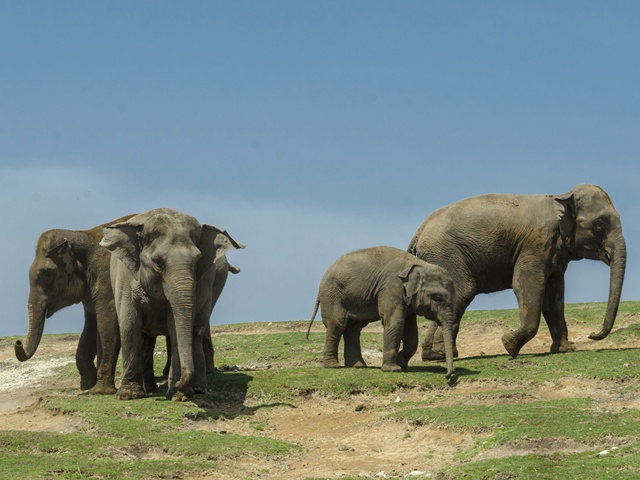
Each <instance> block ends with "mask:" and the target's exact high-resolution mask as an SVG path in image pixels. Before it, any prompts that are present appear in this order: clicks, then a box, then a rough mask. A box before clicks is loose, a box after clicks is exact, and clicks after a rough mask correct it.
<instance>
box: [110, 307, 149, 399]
mask: <svg viewBox="0 0 640 480" xmlns="http://www.w3.org/2000/svg"><path fill="white" fill-rule="evenodd" d="M118 322H119V324H120V339H121V342H122V381H121V384H120V388H119V389H118V392H117V393H116V397H117V398H118V399H120V400H133V399H136V398H142V397H144V396H145V391H144V387H143V375H142V372H143V345H142V316H141V315H138V313H137V312H136V311H135V309H134V308H133V307H132V306H130V305H123V306H122V307H121V308H120V309H119V310H118Z"/></svg>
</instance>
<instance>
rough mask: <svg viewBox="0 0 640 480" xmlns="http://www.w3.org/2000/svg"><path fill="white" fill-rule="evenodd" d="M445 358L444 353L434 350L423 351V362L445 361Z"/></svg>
mask: <svg viewBox="0 0 640 480" xmlns="http://www.w3.org/2000/svg"><path fill="white" fill-rule="evenodd" d="M445 358H446V357H445V355H444V353H441V352H434V351H433V350H424V349H423V350H422V361H423V362H426V361H427V360H444V359H445Z"/></svg>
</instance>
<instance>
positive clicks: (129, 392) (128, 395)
mask: <svg viewBox="0 0 640 480" xmlns="http://www.w3.org/2000/svg"><path fill="white" fill-rule="evenodd" d="M145 396H146V394H145V393H144V389H143V388H142V386H141V385H138V384H137V383H134V384H127V385H122V386H121V387H120V388H119V389H118V391H117V392H116V398H117V399H118V400H135V399H137V398H144V397H145Z"/></svg>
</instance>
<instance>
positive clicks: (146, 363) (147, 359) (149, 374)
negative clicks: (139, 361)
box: [142, 334, 158, 393]
mask: <svg viewBox="0 0 640 480" xmlns="http://www.w3.org/2000/svg"><path fill="white" fill-rule="evenodd" d="M155 348H156V337H154V336H152V335H147V334H143V340H142V352H143V353H142V358H143V367H142V386H143V388H144V391H145V393H154V392H157V391H158V384H157V383H156V374H155V371H154V369H153V351H154V350H155Z"/></svg>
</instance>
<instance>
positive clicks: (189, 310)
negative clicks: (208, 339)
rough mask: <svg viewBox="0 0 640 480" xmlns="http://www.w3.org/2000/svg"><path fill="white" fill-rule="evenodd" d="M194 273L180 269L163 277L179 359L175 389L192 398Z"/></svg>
mask: <svg viewBox="0 0 640 480" xmlns="http://www.w3.org/2000/svg"><path fill="white" fill-rule="evenodd" d="M194 277H195V273H194V271H192V269H188V268H180V269H178V270H175V271H173V272H171V273H168V274H166V275H165V286H164V291H165V295H166V297H167V300H169V304H170V305H171V310H172V312H173V320H174V323H175V333H176V344H177V346H178V352H177V354H178V358H179V359H180V380H179V381H178V382H177V383H176V388H177V389H178V390H180V391H182V392H183V393H185V394H186V395H187V396H192V395H191V392H190V386H191V383H192V380H193V375H194V361H193V309H194V305H195V296H196V290H195V287H196V285H195V280H194Z"/></svg>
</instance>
